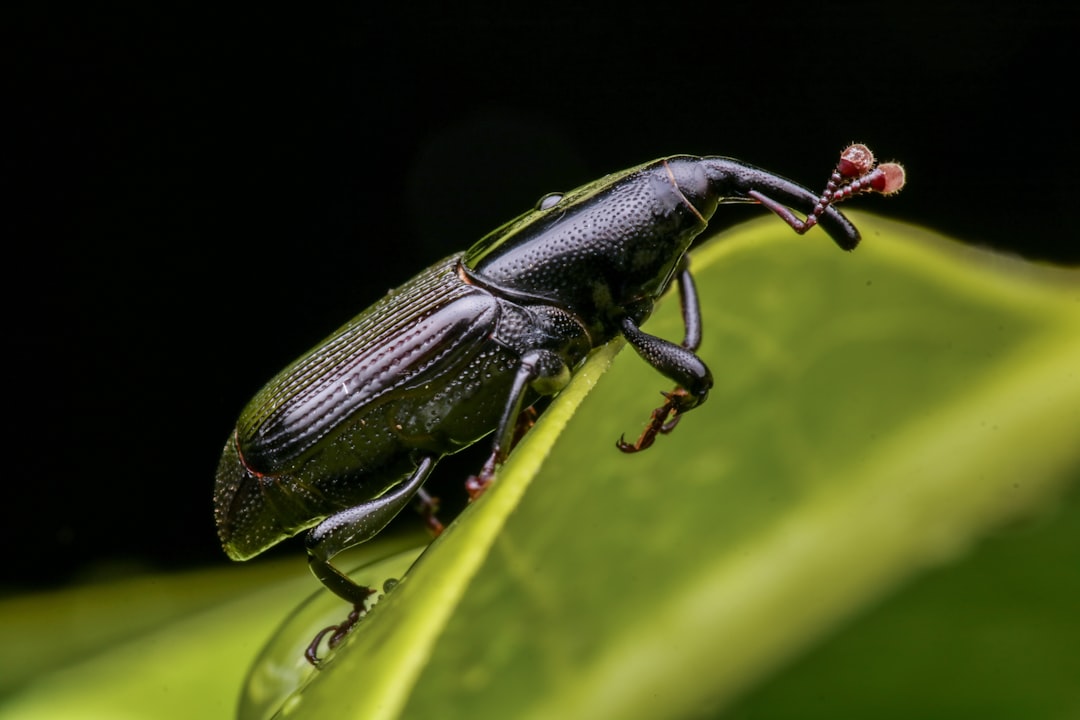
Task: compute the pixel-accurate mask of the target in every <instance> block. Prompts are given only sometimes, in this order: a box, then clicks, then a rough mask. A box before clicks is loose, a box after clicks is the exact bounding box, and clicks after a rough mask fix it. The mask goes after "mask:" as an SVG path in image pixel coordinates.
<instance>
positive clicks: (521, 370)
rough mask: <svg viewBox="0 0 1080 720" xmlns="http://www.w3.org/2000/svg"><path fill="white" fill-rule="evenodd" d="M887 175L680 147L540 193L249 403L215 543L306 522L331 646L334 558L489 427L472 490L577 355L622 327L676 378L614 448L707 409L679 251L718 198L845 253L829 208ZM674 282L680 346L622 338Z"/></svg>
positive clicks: (854, 233)
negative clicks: (566, 188)
mask: <svg viewBox="0 0 1080 720" xmlns="http://www.w3.org/2000/svg"><path fill="white" fill-rule="evenodd" d="M903 184H904V173H903V169H902V168H901V167H900V166H899V165H898V164H896V163H883V164H880V165H878V164H877V163H876V161H875V160H874V157H873V154H872V153H871V152H870V151H869V150H868V149H867V148H866V147H865V146H863V145H852V146H851V147H849V148H847V149H846V150H845V151H844V152H843V153H842V154H841V158H840V161H839V163H838V164H837V166H836V168H835V169H834V171H833V173H832V175H831V177H830V178H829V181H828V183H827V184H826V186H825V189H824V191H822V192H821V193H820V194H818V193H814V192H812V191H810V190H809V189H808V188H806V187H803V186H802V185H799V184H797V183H795V182H793V181H791V180H787V179H786V178H783V177H780V176H778V175H775V174H773V173H770V172H767V171H765V170H762V169H760V168H756V167H754V166H752V165H748V164H746V163H743V162H740V161H738V160H733V159H731V158H723V157H695V156H689V155H679V156H673V157H668V158H662V159H660V160H655V161H653V162H649V163H645V164H644V165H639V166H637V167H634V168H631V169H629V170H624V171H622V172H618V173H613V174H611V175H608V176H607V177H604V178H602V179H600V180H597V181H595V182H592V183H589V184H588V185H584V186H582V187H580V188H577V189H576V190H573V191H570V192H567V193H565V194H562V195H559V194H550V195H545V196H544V197H543V198H542V199H541V200H540V202H539V203H538V204H537V206H536V208H535V209H533V210H531V211H529V212H526V213H525V214H523V215H521V216H520V217H518V218H516V219H514V220H511V221H510V222H508V223H506V224H505V225H503V226H502V227H500V228H498V229H496V230H495V231H493V232H492V233H490V234H488V235H487V236H486V237H484V238H483V239H481V240H480V241H479V242H478V243H477V244H476V245H474V246H473V247H472V248H470V249H469V250H468V251H466V252H463V253H456V254H454V255H451V256H449V257H447V258H446V259H444V260H442V261H441V262H439V263H436V264H435V265H433V266H431V267H430V268H427V269H426V270H424V271H422V272H421V273H420V274H418V275H417V276H416V277H414V278H413V279H411V280H409V281H408V282H407V283H405V284H404V285H402V286H401V287H399V288H397V289H396V290H395V291H393V292H391V293H389V294H387V295H386V296H385V297H383V298H382V299H381V300H379V301H378V302H376V303H375V304H374V305H372V306H371V307H370V308H368V309H367V310H365V311H363V312H362V313H360V314H359V315H357V316H356V317H355V318H353V319H352V320H350V321H349V322H348V323H346V324H345V325H344V326H342V327H341V328H340V329H338V330H337V331H336V332H335V333H334V334H332V335H331V336H330V337H329V338H327V339H326V340H324V341H323V342H322V343H320V344H319V345H318V346H317V347H315V348H314V349H312V350H311V351H309V352H308V353H307V354H306V355H304V356H303V357H301V358H300V359H298V360H297V361H296V362H294V363H292V364H291V365H290V366H288V367H287V368H285V369H284V370H283V371H281V373H279V374H278V375H277V376H276V377H275V378H273V379H272V380H271V381H270V382H269V383H268V384H267V385H266V386H265V387H264V388H263V389H262V390H261V391H260V392H259V393H258V394H257V395H256V396H255V398H254V399H253V400H252V401H251V402H250V403H249V404H248V406H247V407H246V408H245V409H244V411H243V412H242V413H241V415H240V419H239V420H238V422H237V424H236V429H235V430H234V432H233V433H232V435H231V436H230V438H229V440H228V442H227V443H226V445H225V450H224V452H223V454H222V458H221V462H220V464H219V466H218V471H217V482H216V486H215V489H214V514H215V519H216V521H217V528H218V534H219V536H220V538H221V542H222V545H223V546H224V548H225V552H226V553H228V555H229V557H231V558H232V559H234V560H246V559H248V558H251V557H253V556H255V555H258V554H259V553H261V552H263V551H264V550H266V549H267V548H269V547H271V546H273V545H275V544H277V543H279V542H281V541H282V540H284V539H286V538H288V537H291V536H293V535H296V534H297V533H300V532H301V531H304V530H308V533H307V539H306V544H307V549H308V559H309V563H310V566H311V569H312V571H313V572H314V574H315V575H316V577H318V578H319V580H321V581H322V582H323V584H324V585H326V587H327V588H329V589H330V590H331V591H333V592H334V593H335V594H337V595H338V596H340V597H341V598H343V599H344V600H346V601H348V602H349V603H351V604H352V605H353V611H352V612H351V613H350V615H349V618H348V619H347V620H346V621H345V622H343V623H342V624H341V625H339V626H334V627H333V628H328V631H332V632H333V634H334V636H333V638H332V639H331V644H334V643H336V642H337V641H338V640H340V638H341V637H343V636H344V634H345V633H346V632H348V630H349V629H350V628H351V627H352V625H353V624H355V622H356V621H357V620H358V619H359V617H360V616H361V615H362V612H363V607H364V601H365V600H366V598H367V597H368V596H369V595H370V594H372V593H373V592H374V591H373V590H372V589H371V588H368V587H364V586H360V585H357V584H355V583H354V582H353V581H352V580H350V579H349V578H348V577H347V576H346V575H345V574H343V573H342V572H340V571H339V570H338V569H337V568H335V567H334V566H333V565H332V564H331V562H330V561H331V560H332V558H333V557H334V556H335V555H336V554H337V553H339V552H341V551H342V550H344V549H346V548H349V547H352V546H354V545H358V544H360V543H362V542H365V541H366V540H369V539H371V538H372V537H374V536H375V535H376V534H378V533H379V531H381V530H382V529H383V528H384V527H385V526H386V524H387V523H388V522H389V521H390V520H391V519H392V518H393V517H394V516H395V515H397V514H398V512H400V511H401V510H402V509H403V508H404V507H405V506H406V505H407V504H408V503H409V502H410V501H411V500H412V499H413V498H414V497H415V496H416V495H417V493H418V492H419V491H420V490H421V487H422V486H423V484H424V482H425V480H427V478H428V477H429V475H430V474H431V472H432V470H433V469H434V468H435V465H436V463H438V461H439V459H440V458H442V457H443V456H445V455H448V454H451V453H454V452H456V451H458V450H461V449H462V448H464V447H466V446H469V445H471V444H473V443H475V442H477V441H479V440H481V439H482V438H484V437H486V436H488V435H492V437H493V440H492V450H491V456H490V458H489V460H488V461H487V463H485V465H484V467H483V468H482V469H480V471H479V473H478V475H477V476H476V477H474V478H472V482H471V483H470V493H471V494H473V495H474V496H475V495H477V494H479V493H480V492H482V491H483V488H484V487H486V485H487V484H488V483H490V482H491V481H492V479H493V477H494V474H495V470H496V468H497V467H498V465H499V464H500V463H502V461H503V460H504V459H505V458H506V455H507V453H508V452H509V451H510V447H511V444H512V441H513V438H514V433H515V430H516V429H517V428H518V427H519V417H520V416H521V415H522V412H523V411H524V410H526V409H528V408H530V407H531V406H532V404H533V403H534V402H536V400H537V399H538V398H540V397H542V396H550V395H554V394H555V393H558V392H559V390H561V389H562V388H563V387H565V386H566V384H567V383H568V382H569V380H570V377H571V375H572V374H573V372H574V371H575V369H576V368H577V367H578V366H579V365H580V364H581V362H582V361H583V360H584V358H585V357H586V355H588V353H589V352H590V351H591V350H592V349H593V348H596V347H599V346H601V345H603V344H605V343H607V342H609V341H611V340H612V339H613V338H615V337H616V336H618V335H622V336H623V337H624V338H626V340H627V342H628V343H629V344H630V345H631V346H632V347H633V348H634V350H636V351H637V353H638V354H639V355H640V356H641V358H642V359H643V360H645V361H646V362H647V363H649V364H650V365H652V366H653V367H654V368H656V370H657V371H658V372H659V373H660V374H661V375H663V376H665V377H667V378H669V379H670V380H672V381H673V382H675V383H676V387H675V389H674V390H672V391H671V392H670V393H665V398H666V400H665V403H664V404H663V405H662V406H661V407H660V408H657V410H656V411H655V412H654V413H653V416H652V418H651V419H650V421H649V423H648V426H647V427H646V429H645V431H644V432H643V433H642V435H641V436H640V437H639V438H638V439H637V441H636V442H634V443H628V442H625V441H624V440H620V441H619V443H618V447H619V448H620V449H622V450H624V451H627V452H636V451H638V450H643V449H645V448H647V447H648V446H649V445H651V444H652V442H653V441H654V440H655V438H656V436H657V435H658V434H660V433H666V432H670V431H671V430H672V429H673V428H674V426H675V423H676V422H677V421H678V420H679V418H680V417H681V416H682V415H683V414H684V413H686V412H688V411H689V410H692V409H693V408H695V407H697V406H698V405H700V404H701V403H703V402H704V401H705V399H706V397H707V396H708V392H709V389H710V388H711V387H712V375H711V374H710V372H709V369H708V367H707V366H706V365H705V363H704V362H703V361H702V360H701V358H699V357H698V356H697V355H696V354H695V351H696V350H697V348H698V346H699V344H700V342H701V317H700V311H699V309H698V305H697V295H696V292H695V290H694V283H693V277H692V276H691V274H690V271H689V266H688V263H687V261H686V258H685V256H686V253H687V250H688V249H689V247H690V244H691V242H692V241H693V240H694V238H695V237H696V236H697V235H699V234H700V233H701V232H702V231H704V230H705V229H706V227H707V226H708V221H709V218H711V217H712V215H713V212H714V211H715V210H716V208H717V206H718V205H722V204H726V203H735V202H744V203H745V202H754V203H759V204H761V205H764V206H765V207H766V208H767V209H769V210H771V211H772V212H774V213H776V215H778V216H779V217H780V218H781V219H782V220H783V221H784V222H786V223H787V224H788V225H789V226H791V228H792V229H794V230H795V231H796V232H798V233H800V234H802V233H804V232H806V231H807V230H809V229H810V228H812V227H814V226H815V225H820V226H821V227H822V228H823V229H824V230H825V232H826V233H827V234H828V235H829V236H830V237H831V238H832V239H833V240H834V241H835V242H836V244H837V245H839V246H840V247H841V248H843V249H844V250H852V249H854V248H855V246H856V245H857V244H858V242H859V233H858V230H856V228H855V227H854V226H853V225H852V224H851V223H850V222H849V221H848V220H847V218H845V217H844V216H843V215H842V214H841V213H840V212H839V211H838V210H837V209H836V208H835V207H834V206H835V205H836V204H837V203H839V202H841V201H843V200H846V199H847V198H849V197H851V196H853V195H857V194H861V193H880V194H891V193H894V192H896V191H898V190H899V189H900V188H901V187H902V186H903ZM792 208H794V209H796V210H799V211H801V212H803V213H805V214H806V218H805V219H800V218H799V217H798V216H797V215H796V214H795V213H794V212H793V211H792ZM672 282H675V283H676V284H677V286H678V289H679V295H680V300H681V303H682V308H683V317H684V319H685V324H686V335H685V338H684V339H683V341H682V342H681V343H675V342H671V341H669V340H665V339H662V338H659V337H655V336H652V335H649V334H647V333H645V332H643V331H642V330H641V329H640V328H641V325H642V323H644V321H645V320H646V319H647V318H648V317H649V316H650V314H651V313H652V311H653V307H654V305H655V303H656V301H657V299H658V298H659V297H660V295H662V294H663V293H664V291H665V290H667V288H668V287H669V286H670V285H671V283H672ZM320 638H321V635H320V637H318V638H316V640H315V642H314V643H313V644H312V647H311V649H310V650H309V653H308V657H309V659H311V660H312V661H313V662H315V661H316V650H317V645H318V642H319V640H320Z"/></svg>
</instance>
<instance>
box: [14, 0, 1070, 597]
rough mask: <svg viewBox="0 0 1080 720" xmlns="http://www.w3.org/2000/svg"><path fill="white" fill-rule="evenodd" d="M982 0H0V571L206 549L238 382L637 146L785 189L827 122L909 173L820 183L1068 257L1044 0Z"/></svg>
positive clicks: (1066, 27) (1026, 249)
mask: <svg viewBox="0 0 1080 720" xmlns="http://www.w3.org/2000/svg"><path fill="white" fill-rule="evenodd" d="M988 8H989V6H986V5H985V4H978V3H970V4H965V3H947V2H943V3H937V4H936V5H934V6H931V7H928V8H914V7H912V6H911V5H910V4H907V3H903V4H896V5H895V6H890V5H885V4H880V5H876V4H867V3H851V4H847V5H836V4H828V3H825V4H804V5H802V6H801V7H800V9H799V10H798V11H793V10H789V9H785V8H784V7H783V6H777V5H768V6H765V5H764V4H762V5H761V6H758V7H751V6H749V5H748V4H740V6H738V7H725V6H723V5H722V4H720V3H715V2H713V3H707V4H705V3H701V4H695V3H691V4H685V3H668V4H665V5H664V6H663V7H662V6H660V5H659V4H652V5H651V6H648V7H641V8H638V7H636V6H633V5H631V4H625V3H616V4H611V5H610V6H608V7H605V8H601V7H596V6H588V7H587V8H579V9H569V8H560V7H559V6H558V5H556V4H551V3H543V4H540V3H537V4H530V5H529V6H528V7H524V6H513V5H509V4H508V5H506V6H504V7H498V8H496V7H494V6H493V7H485V6H483V5H481V4H457V5H454V6H449V5H448V6H446V7H445V8H444V9H442V10H424V9H422V8H421V7H420V6H416V5H410V4H406V3H397V4H394V5H392V6H389V7H377V8H376V7H374V6H372V7H368V6H366V4H363V3H354V4H353V5H351V6H349V5H341V4H332V5H331V4H311V7H304V8H303V9H300V8H299V6H297V7H292V8H289V7H271V8H259V9H258V10H250V11H241V10H239V9H221V8H214V9H193V8H192V7H190V6H188V7H183V8H182V7H180V6H173V5H168V4H161V3H134V2H133V3H130V4H127V5H124V4H113V5H105V6H102V5H100V4H99V5H98V6H97V7H96V8H94V9H84V10H81V11H78V12H75V13H71V12H60V11H59V10H56V9H54V8H50V7H49V6H48V5H46V4H44V3H35V4H32V5H30V4H28V5H26V6H19V5H17V4H15V5H9V6H8V7H7V9H5V10H4V11H3V13H4V14H5V15H6V16H9V17H8V19H7V20H5V21H4V22H3V27H4V28H5V29H4V30H3V32H4V33H5V34H8V35H10V37H9V38H8V39H7V41H5V42H4V43H3V46H4V50H3V52H4V53H5V55H4V57H5V63H4V65H5V70H4V75H5V83H9V82H10V83H11V85H10V87H8V88H7V89H6V90H5V93H4V96H5V99H4V101H3V111H2V112H3V115H4V116H5V117H4V121H3V122H4V124H6V125H8V129H7V130H5V131H4V132H3V136H4V140H3V145H4V149H3V155H2V157H0V171H2V175H0V183H2V185H0V192H2V198H3V199H2V201H0V202H2V204H3V207H4V211H3V213H2V215H3V217H2V218H0V222H2V226H0V229H2V233H3V237H4V239H5V241H6V242H5V243H4V247H5V254H6V260H5V262H4V267H5V268H6V272H5V273H4V274H5V276H6V282H5V283H4V298H3V301H4V304H5V307H6V308H7V313H6V317H7V318H8V322H7V323H5V325H6V327H5V330H6V332H4V333H3V337H4V343H5V358H6V362H5V377H6V378H7V383H6V386H7V387H6V389H7V392H6V393H5V395H6V398H5V402H4V407H5V408H6V410H7V412H6V415H7V421H6V423H5V428H6V429H5V438H6V442H5V455H6V459H7V462H5V463H4V471H3V472H4V487H5V489H6V493H5V495H6V497H5V499H4V500H3V501H2V504H3V506H4V507H5V508H6V511H5V512H4V513H3V517H4V521H3V526H4V527H3V530H2V532H3V534H4V538H3V542H4V545H3V546H4V548H5V553H6V556H7V557H6V559H5V568H6V571H5V573H4V575H3V578H2V580H0V588H5V587H6V588H8V589H16V590H17V589H26V588H32V587H48V586H56V585H59V584H63V583H68V582H73V581H76V580H79V579H83V578H86V577H93V576H98V577H100V576H102V575H103V574H108V572H109V571H110V569H111V570H113V571H115V570H117V569H125V568H131V567H153V568H177V567H190V566H194V565H199V564H210V563H226V562H227V560H225V558H224V556H223V554H222V553H221V551H220V549H219V548H218V546H217V541H216V537H215V533H214V528H213V523H212V515H211V489H212V484H213V472H214V468H215V465H216V462H217V456H218V453H219V451H220V448H221V446H222V445H223V443H224V441H225V438H226V436H227V434H228V432H229V431H230V429H231V426H232V423H233V422H234V420H235V418H236V415H237V414H238V413H239V411H240V409H241V408H242V406H243V405H244V403H245V402H246V401H247V400H248V399H249V398H250V396H251V395H252V394H253V393H254V392H255V391H256V390H257V389H258V388H259V387H260V386H261V385H262V383H263V382H265V381H266V380H267V379H269V378H270V376H272V375H273V374H274V373H275V372H276V371H277V370H279V369H280V368H281V367H282V366H284V365H285V364H286V363H288V362H289V361H291V360H292V359H293V358H294V357H295V356H297V355H299V354H300V353H301V352H302V351H304V350H306V349H307V348H308V347H309V346H311V345H312V344H314V343H315V342H316V341H318V340H319V339H321V338H322V337H323V336H324V335H326V334H327V333H328V332H329V331H331V330H333V329H334V328H335V327H337V326H338V325H339V324H341V323H342V322H344V321H345V320H346V319H348V318H349V317H350V316H352V315H353V314H355V313H356V312H358V311H359V310H360V309H362V308H363V307H365V306H366V305H368V304H369V303H370V302H371V301H372V300H373V299H375V298H376V297H378V296H379V295H381V294H382V293H383V292H385V291H386V290H387V289H388V288H389V287H392V286H394V285H396V284H398V283H400V282H402V281H404V280H405V279H407V278H408V277H409V276H411V275H412V274H413V273H414V272H416V271H417V270H419V269H420V268H422V267H424V266H425V265H427V264H430V263H431V262H432V261H434V260H436V259H438V258H439V257H442V256H444V255H446V254H448V253H450V252H452V251H455V250H458V249H463V248H465V247H467V246H468V245H469V244H471V242H473V241H474V240H476V239H478V238H479V237H480V236H481V235H482V234H483V233H485V232H486V231H488V230H490V229H492V228H493V227H495V226H497V225H498V224H500V223H502V222H503V221H505V220H507V219H509V218H511V217H513V216H514V215H516V214H518V213H519V212H521V211H523V210H525V209H526V208H528V207H530V206H531V205H532V204H533V203H534V202H535V200H536V199H537V198H538V197H539V196H540V195H542V194H543V193H545V192H548V191H551V190H558V189H569V188H571V187H574V186H576V185H578V184H581V183H582V182H585V181H588V180H592V179H594V178H596V177H599V176H601V175H603V174H605V173H607V172H610V171H614V170H618V169H622V168H624V167H628V166H630V165H634V164H637V163H639V162H643V161H645V160H649V159H652V158H654V157H658V156H662V155H669V154H675V153H693V154H721V155H731V156H735V157H738V158H741V159H743V160H746V161H748V162H752V163H754V164H757V165H761V166H763V167H766V168H769V169H771V170H773V171H775V172H778V173H781V174H783V175H787V176H789V177H792V178H794V179H797V180H800V181H802V182H803V183H805V184H808V185H811V186H817V185H820V184H821V182H822V181H823V180H824V178H825V177H826V174H827V173H828V171H829V169H830V168H831V166H832V164H833V162H834V160H835V157H836V153H837V152H838V151H839V150H840V149H841V148H842V147H843V146H844V145H845V144H847V143H848V142H850V141H852V140H859V141H863V142H866V143H867V144H869V145H870V146H871V147H872V148H873V149H874V150H875V151H877V152H878V153H879V154H880V155H882V156H883V158H884V159H894V158H895V159H899V160H902V161H903V162H904V163H905V165H906V166H907V169H908V178H909V186H908V188H907V189H906V190H905V191H904V192H903V193H902V194H901V195H900V196H898V197H897V198H894V199H890V200H889V201H887V202H886V201H882V200H875V199H864V200H860V201H857V203H852V205H853V206H855V205H856V204H857V205H858V206H859V207H861V208H864V209H868V210H872V211H875V212H879V213H882V214H887V215H891V216H894V217H899V218H904V219H908V220H910V221H913V222H916V223H919V224H923V225H927V226H931V227H933V228H935V229H938V230H940V231H942V232H945V233H948V234H952V235H955V236H956V237H959V238H962V239H965V240H967V241H970V242H973V243H979V244H984V245H988V246H992V247H997V248H1001V249H1005V250H1008V251H1011V252H1015V253H1019V254H1022V255H1024V256H1027V257H1031V258H1033V259H1042V260H1054V261H1058V262H1067V263H1076V262H1078V261H1080V249H1078V245H1077V242H1076V241H1077V233H1076V230H1075V227H1076V213H1075V207H1073V206H1070V205H1068V204H1067V201H1068V200H1069V199H1071V197H1072V196H1073V195H1074V194H1075V190H1074V185H1075V183H1074V180H1073V178H1074V177H1075V175H1076V172H1077V167H1078V165H1077V162H1076V161H1077V155H1076V148H1075V141H1074V137H1075V133H1076V127H1077V122H1076V121H1077V113H1076V111H1075V110H1074V109H1073V108H1074V106H1073V100H1074V98H1073V97H1071V96H1073V95H1075V77H1076V76H1075V70H1076V63H1075V62H1074V60H1073V56H1074V51H1075V48H1074V45H1075V42H1076V38H1077V30H1078V27H1077V23H1076V20H1075V19H1074V16H1075V11H1074V10H1073V9H1072V8H1071V7H1070V6H1069V4H1068V3H1060V4H1045V3H1044V4H1041V5H1032V4H1026V5H1025V6H1024V7H1023V8H1020V7H1019V6H1014V7H1010V8H1006V9H1001V8H998V9H994V10H990V9H988ZM9 70H10V71H11V72H9ZM760 213H761V210H760V209H755V208H742V207H740V208H733V209H730V210H729V209H723V210H722V211H721V212H719V213H718V214H717V216H716V218H715V220H716V222H715V223H714V225H715V226H717V227H721V226H724V225H726V224H729V223H733V222H736V221H739V220H744V219H748V218H750V217H752V216H755V215H758V214H760ZM706 321H707V319H706ZM297 550H298V549H297V548H296V547H295V546H293V547H292V548H291V549H289V550H287V552H297ZM301 552H302V551H301Z"/></svg>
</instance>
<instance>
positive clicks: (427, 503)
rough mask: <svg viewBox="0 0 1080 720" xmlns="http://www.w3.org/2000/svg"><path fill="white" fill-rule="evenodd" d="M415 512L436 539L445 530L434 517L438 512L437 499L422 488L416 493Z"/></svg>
mask: <svg viewBox="0 0 1080 720" xmlns="http://www.w3.org/2000/svg"><path fill="white" fill-rule="evenodd" d="M416 511H417V512H418V513H420V517H422V518H423V519H424V523H425V524H426V525H427V526H428V530H430V531H431V533H432V534H433V535H435V536H436V537H438V536H439V535H441V534H442V531H443V530H445V529H446V526H445V525H443V524H442V522H441V521H440V520H439V518H438V517H436V515H438V512H439V498H437V497H435V496H434V495H432V494H431V493H429V492H428V491H426V490H424V488H420V489H419V490H417V491H416Z"/></svg>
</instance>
